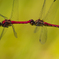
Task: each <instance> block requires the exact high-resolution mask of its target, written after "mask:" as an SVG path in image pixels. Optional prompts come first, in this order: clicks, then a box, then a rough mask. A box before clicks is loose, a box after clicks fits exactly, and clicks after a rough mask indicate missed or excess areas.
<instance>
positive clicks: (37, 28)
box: [34, 23, 39, 33]
mask: <svg viewBox="0 0 59 59" xmlns="http://www.w3.org/2000/svg"><path fill="white" fill-rule="evenodd" d="M38 25H39V23H37V25H36V28H35V30H34V33H36V32H37V31H38V30H39V26H38Z"/></svg>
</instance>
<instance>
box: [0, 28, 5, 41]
mask: <svg viewBox="0 0 59 59" xmlns="http://www.w3.org/2000/svg"><path fill="white" fill-rule="evenodd" d="M4 30H5V28H3V30H2V33H1V35H0V40H1V38H2V36H3V33H4Z"/></svg>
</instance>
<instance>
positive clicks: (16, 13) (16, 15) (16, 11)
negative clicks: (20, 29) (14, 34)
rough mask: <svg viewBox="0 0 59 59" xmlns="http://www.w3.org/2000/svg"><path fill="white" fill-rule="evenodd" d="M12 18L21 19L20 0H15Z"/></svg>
mask: <svg viewBox="0 0 59 59" xmlns="http://www.w3.org/2000/svg"><path fill="white" fill-rule="evenodd" d="M10 18H11V20H14V21H18V20H19V0H13V4H12V11H11V16H10Z"/></svg>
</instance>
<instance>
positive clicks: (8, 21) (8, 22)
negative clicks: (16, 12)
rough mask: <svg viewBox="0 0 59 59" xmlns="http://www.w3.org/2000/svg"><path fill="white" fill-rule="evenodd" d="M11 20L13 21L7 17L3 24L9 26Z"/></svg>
mask: <svg viewBox="0 0 59 59" xmlns="http://www.w3.org/2000/svg"><path fill="white" fill-rule="evenodd" d="M10 22H11V21H10V20H7V19H5V20H4V21H2V26H3V27H8V26H10V25H11V24H10Z"/></svg>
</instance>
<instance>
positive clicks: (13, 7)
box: [10, 0, 18, 38]
mask: <svg viewBox="0 0 59 59" xmlns="http://www.w3.org/2000/svg"><path fill="white" fill-rule="evenodd" d="M16 1H18V0H13V5H12V11H11V16H10V19H12V18H13V16H14V14H13V13H14V9H15V6H16V5H15V4H16ZM17 7H18V6H17ZM15 12H16V11H15ZM16 15H17V14H16ZM12 20H13V19H12ZM14 21H15V20H14ZM10 23H11V22H10ZM11 26H12V28H13V32H14V36H15V37H16V38H17V33H16V31H15V29H14V26H13V25H12V24H11Z"/></svg>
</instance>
